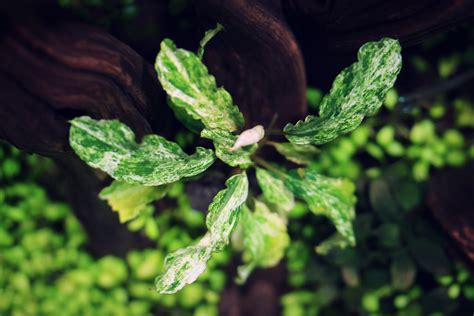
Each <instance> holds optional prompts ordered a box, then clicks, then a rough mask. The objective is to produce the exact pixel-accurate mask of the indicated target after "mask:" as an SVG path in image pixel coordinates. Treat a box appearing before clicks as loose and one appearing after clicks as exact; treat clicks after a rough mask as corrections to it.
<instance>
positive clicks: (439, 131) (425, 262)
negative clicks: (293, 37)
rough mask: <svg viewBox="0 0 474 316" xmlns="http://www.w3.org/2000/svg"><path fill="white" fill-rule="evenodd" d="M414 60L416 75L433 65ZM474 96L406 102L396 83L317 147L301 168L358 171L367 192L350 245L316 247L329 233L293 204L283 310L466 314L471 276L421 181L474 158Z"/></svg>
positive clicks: (472, 300)
mask: <svg viewBox="0 0 474 316" xmlns="http://www.w3.org/2000/svg"><path fill="white" fill-rule="evenodd" d="M414 61H415V62H414V63H413V64H412V67H413V68H414V69H415V71H419V72H420V73H422V75H423V76H425V75H426V72H428V71H430V70H431V69H432V68H435V66H433V65H432V64H431V63H430V62H428V61H427V60H426V59H424V58H422V57H421V56H419V55H418V56H416V58H415V59H414ZM461 62H462V61H456V62H452V61H451V64H450V65H445V64H444V65H441V66H440V74H439V76H440V77H444V76H448V75H450V76H452V75H454V74H453V73H452V72H453V71H455V70H454V69H451V68H450V69H449V71H448V66H449V67H452V65H454V64H456V65H459V63H461ZM440 63H441V64H443V63H447V61H446V60H442V61H440ZM434 64H436V62H435V63H434ZM441 69H442V70H441ZM448 72H449V74H448ZM311 90H314V89H313V88H312V89H311ZM311 90H310V91H311ZM312 97H313V96H311V94H310V93H308V98H312ZM471 98H472V95H471V96H469V95H466V96H462V97H459V96H455V97H454V98H448V97H446V96H445V95H444V93H442V94H441V95H439V96H437V97H436V98H432V99H431V100H428V101H423V102H424V103H423V104H416V106H414V107H412V108H408V109H405V108H404V106H405V104H404V103H403V102H399V93H398V91H397V90H396V89H395V88H393V89H391V90H390V91H389V92H388V93H387V95H386V98H385V102H384V104H385V108H384V109H383V110H382V111H381V113H379V115H377V116H375V117H372V118H370V119H368V120H366V121H364V123H362V124H361V126H360V127H359V128H358V129H356V130H355V131H353V132H352V133H350V134H348V135H345V136H343V137H340V138H338V139H337V140H335V141H333V142H331V143H328V144H326V145H323V146H321V147H319V148H318V149H319V153H318V157H317V158H316V159H314V161H313V162H310V163H308V168H309V169H313V170H316V171H317V172H320V173H322V174H326V175H330V176H336V177H346V178H350V179H353V180H357V184H358V191H359V192H361V194H360V196H366V198H361V199H360V200H359V203H358V207H357V213H358V215H357V218H356V219H355V222H354V231H355V236H356V240H357V245H356V247H355V248H348V247H346V248H344V247H341V246H344V243H341V240H338V239H337V238H333V239H331V240H330V243H329V244H327V243H324V242H323V243H321V244H319V246H317V247H316V248H314V243H315V240H316V241H318V240H321V241H322V240H323V238H324V237H322V236H325V235H326V236H331V234H332V232H331V230H328V229H327V226H326V223H325V221H322V220H320V219H318V218H314V217H312V216H311V215H310V212H309V210H308V209H307V207H305V205H302V204H301V205H299V206H298V207H295V208H294V209H293V211H292V212H290V214H289V217H290V218H297V219H298V221H293V222H291V223H290V227H289V233H290V236H291V244H290V246H289V248H288V251H287V269H288V283H289V285H290V287H291V290H290V291H289V292H288V293H286V294H285V295H284V296H283V297H282V298H281V304H282V307H283V315H285V316H290V315H291V316H295V315H319V314H320V315H346V314H357V315H397V316H405V315H409V316H422V315H431V316H437V315H463V314H469V313H472V310H473V308H474V297H473V293H472V292H473V290H472V289H473V286H474V278H473V276H472V274H471V273H470V272H469V271H468V270H467V269H466V268H465V267H464V266H463V264H462V263H460V262H459V259H456V257H454V258H453V256H452V255H451V256H450V253H449V250H450V249H449V248H450V247H449V244H448V242H447V240H445V238H444V234H443V232H441V231H440V228H439V227H438V225H437V224H436V223H434V222H433V220H432V217H431V214H430V213H429V210H428V209H427V207H426V205H425V191H426V181H427V180H428V179H429V177H430V174H431V172H433V170H434V169H440V168H446V167H460V166H463V165H465V164H466V163H467V162H468V161H469V160H472V159H474V155H473V153H474V150H473V146H474V143H473V139H472V137H469V135H472V134H473V132H474V128H473V127H474V117H473V116H472V111H473V109H474V105H473V103H472V101H470V100H471ZM311 102H313V101H312V100H311V99H308V103H311ZM466 135H467V136H466ZM316 232H318V234H316ZM328 241H329V240H328ZM333 244H337V245H339V247H331V246H332V245H333Z"/></svg>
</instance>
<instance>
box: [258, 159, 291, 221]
mask: <svg viewBox="0 0 474 316" xmlns="http://www.w3.org/2000/svg"><path fill="white" fill-rule="evenodd" d="M256 169H257V171H256V175H257V181H258V185H259V186H260V189H261V190H262V192H263V197H264V198H265V200H266V201H267V202H269V203H271V204H272V205H275V206H276V207H278V209H279V210H282V211H283V212H289V211H291V210H292V209H293V207H294V206H295V197H294V196H293V193H292V192H291V191H290V190H289V189H288V188H287V187H286V186H285V184H284V183H283V181H282V180H280V179H278V178H277V177H275V176H273V175H272V174H271V173H270V172H268V171H266V170H265V169H261V168H256Z"/></svg>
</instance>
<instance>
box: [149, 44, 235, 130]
mask: <svg viewBox="0 0 474 316" xmlns="http://www.w3.org/2000/svg"><path fill="white" fill-rule="evenodd" d="M160 48H161V49H160V52H159V53H158V56H157V57H156V62H155V69H156V72H157V74H158V79H159V80H160V82H161V85H162V87H163V89H164V90H165V91H166V93H167V94H168V96H169V97H170V99H171V103H172V106H175V107H180V108H182V109H184V110H185V111H186V113H187V114H188V115H189V116H191V117H192V118H193V119H195V120H200V121H201V122H202V123H203V124H204V126H205V127H207V128H220V129H223V130H226V131H229V132H232V131H234V130H236V129H238V128H239V127H242V126H243V125H244V117H243V115H242V113H241V112H240V111H239V109H238V107H237V106H235V105H234V104H233V101H232V97H231V96H230V94H229V93H228V92H227V91H226V90H225V89H224V88H218V87H217V85H216V80H215V78H214V76H212V75H211V74H209V72H208V70H207V68H206V66H205V65H204V64H203V63H202V61H201V60H200V59H199V57H198V56H196V54H194V53H192V52H190V51H187V50H184V49H179V48H176V45H175V44H174V43H173V41H172V40H170V39H165V40H163V41H162V42H161V46H160Z"/></svg>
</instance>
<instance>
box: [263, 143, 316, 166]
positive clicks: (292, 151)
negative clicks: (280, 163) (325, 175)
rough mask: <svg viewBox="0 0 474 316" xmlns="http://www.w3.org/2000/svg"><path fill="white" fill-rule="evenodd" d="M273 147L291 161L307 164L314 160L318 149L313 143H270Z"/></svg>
mask: <svg viewBox="0 0 474 316" xmlns="http://www.w3.org/2000/svg"><path fill="white" fill-rule="evenodd" d="M272 145H273V146H274V147H275V149H276V150H277V151H278V152H279V153H280V154H281V155H283V156H284V157H285V158H286V159H288V160H289V161H291V162H294V163H297V164H300V165H309V164H310V163H312V162H313V161H315V160H316V158H317V156H318V154H319V152H320V151H319V149H317V148H316V147H314V146H313V145H298V144H293V143H272Z"/></svg>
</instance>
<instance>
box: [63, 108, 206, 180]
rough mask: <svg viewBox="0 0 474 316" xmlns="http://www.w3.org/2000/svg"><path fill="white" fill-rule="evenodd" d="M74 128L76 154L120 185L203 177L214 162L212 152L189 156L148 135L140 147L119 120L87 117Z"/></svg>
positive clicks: (72, 139)
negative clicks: (123, 183)
mask: <svg viewBox="0 0 474 316" xmlns="http://www.w3.org/2000/svg"><path fill="white" fill-rule="evenodd" d="M71 124H72V126H71V129H70V132H69V143H70V144H71V147H72V148H73V149H74V151H75V152H76V154H77V155H78V156H79V157H80V158H81V159H82V160H84V161H85V162H86V163H87V164H88V165H90V166H91V167H94V168H100V169H102V170H103V171H105V172H107V173H108V174H109V175H110V176H111V177H112V178H114V179H116V180H119V181H124V182H128V183H137V184H142V185H146V186H158V185H162V184H166V183H172V182H175V181H178V180H180V179H182V178H185V177H192V176H195V175H197V174H200V173H201V172H203V171H204V170H206V169H207V168H209V166H211V165H212V163H213V162H214V154H213V152H212V150H210V149H205V148H202V147H197V149H196V153H195V154H193V155H190V156H189V155H187V154H186V153H185V152H184V151H183V150H182V149H181V148H180V147H179V146H178V145H177V144H175V143H173V142H170V141H168V140H166V139H165V138H163V137H161V136H158V135H147V136H145V137H143V140H142V143H141V144H137V143H136V142H135V134H134V133H133V131H132V130H131V129H130V128H129V127H128V126H126V125H125V124H122V123H120V122H119V121H117V120H100V121H97V120H93V119H91V118H90V117H87V116H83V117H79V118H75V119H73V120H72V121H71Z"/></svg>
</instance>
